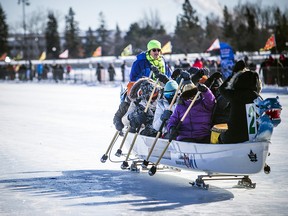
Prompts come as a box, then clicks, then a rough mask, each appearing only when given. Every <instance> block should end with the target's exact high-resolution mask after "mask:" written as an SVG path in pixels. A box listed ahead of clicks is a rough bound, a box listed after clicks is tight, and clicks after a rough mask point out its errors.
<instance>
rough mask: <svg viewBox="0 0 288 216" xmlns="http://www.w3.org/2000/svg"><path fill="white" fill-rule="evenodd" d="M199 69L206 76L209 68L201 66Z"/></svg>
mask: <svg viewBox="0 0 288 216" xmlns="http://www.w3.org/2000/svg"><path fill="white" fill-rule="evenodd" d="M200 70H201V71H202V73H203V75H206V76H208V75H209V74H210V70H209V69H208V68H206V67H204V68H201V69H200ZM203 75H202V76H203Z"/></svg>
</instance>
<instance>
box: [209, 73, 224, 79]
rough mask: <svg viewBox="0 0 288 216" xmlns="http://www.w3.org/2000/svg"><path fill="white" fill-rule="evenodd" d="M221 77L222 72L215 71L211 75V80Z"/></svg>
mask: <svg viewBox="0 0 288 216" xmlns="http://www.w3.org/2000/svg"><path fill="white" fill-rule="evenodd" d="M220 78H222V74H221V73H220V72H215V73H213V74H212V75H211V76H210V77H209V79H211V80H214V79H220Z"/></svg>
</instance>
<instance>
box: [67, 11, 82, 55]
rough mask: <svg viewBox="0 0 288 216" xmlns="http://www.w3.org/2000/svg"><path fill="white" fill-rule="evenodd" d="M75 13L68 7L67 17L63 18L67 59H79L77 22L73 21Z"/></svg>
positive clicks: (79, 47)
mask: <svg viewBox="0 0 288 216" xmlns="http://www.w3.org/2000/svg"><path fill="white" fill-rule="evenodd" d="M74 16H75V13H74V11H73V9H72V8H71V7H70V9H69V12H68V15H67V16H65V20H66V25H65V47H64V49H68V50H69V58H77V57H80V55H79V54H80V52H81V43H80V39H79V28H78V22H76V21H75V19H74Z"/></svg>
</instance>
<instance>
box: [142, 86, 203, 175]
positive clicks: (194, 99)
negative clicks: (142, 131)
mask: <svg viewBox="0 0 288 216" xmlns="http://www.w3.org/2000/svg"><path fill="white" fill-rule="evenodd" d="M200 93H201V92H200V91H198V92H197V94H196V95H195V97H194V98H193V100H192V102H191V103H190V105H189V107H188V108H187V110H186V112H185V113H184V115H183V117H182V118H181V120H180V122H179V123H178V124H177V126H176V129H175V130H176V131H178V130H179V128H180V126H181V124H182V122H183V121H184V119H185V118H186V116H187V115H188V113H189V112H190V109H191V108H192V106H193V104H194V103H195V101H196V99H197V98H198V96H199V95H200ZM171 142H172V137H171V138H169V140H168V142H167V144H166V146H165V148H164V149H163V151H162V153H161V155H160V156H159V158H158V160H157V162H156V163H155V164H154V165H153V166H152V167H151V168H150V170H149V172H148V173H149V175H150V176H153V175H154V174H155V173H156V170H157V166H158V164H159V163H160V161H161V159H162V157H163V156H164V154H165V152H166V151H167V149H168V147H169V145H170V143H171Z"/></svg>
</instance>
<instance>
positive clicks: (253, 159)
mask: <svg viewBox="0 0 288 216" xmlns="http://www.w3.org/2000/svg"><path fill="white" fill-rule="evenodd" d="M248 157H249V158H250V161H251V162H257V161H258V160H257V155H256V154H255V153H254V152H253V151H252V150H250V153H249V154H248Z"/></svg>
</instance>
